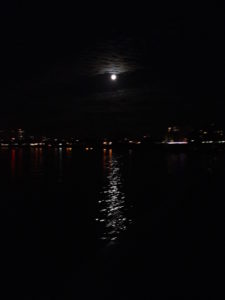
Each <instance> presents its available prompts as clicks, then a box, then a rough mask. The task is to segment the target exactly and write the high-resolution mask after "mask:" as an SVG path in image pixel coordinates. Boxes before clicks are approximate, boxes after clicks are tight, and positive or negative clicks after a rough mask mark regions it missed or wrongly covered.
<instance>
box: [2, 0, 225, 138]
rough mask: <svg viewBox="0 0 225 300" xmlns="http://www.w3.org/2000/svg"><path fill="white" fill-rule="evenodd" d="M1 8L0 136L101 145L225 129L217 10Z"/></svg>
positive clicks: (22, 4)
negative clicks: (105, 139) (13, 132)
mask: <svg viewBox="0 0 225 300" xmlns="http://www.w3.org/2000/svg"><path fill="white" fill-rule="evenodd" d="M6 2H7V3H4V4H1V6H2V7H1V31H2V34H1V45H2V46H1V48H2V50H3V51H2V54H1V72H2V78H3V79H2V88H1V99H2V101H1V110H0V126H1V127H3V128H4V127H17V126H20V127H21V126H22V127H24V128H26V129H29V130H30V131H32V130H33V131H36V132H45V131H46V132H54V133H56V132H58V133H59V134H60V133H63V134H64V133H68V134H70V133H71V134H78V135H84V136H88V135H100V136H101V135H108V134H109V135H121V134H122V135H123V134H142V133H145V132H152V131H155V132H157V131H160V130H162V129H164V128H165V127H166V126H167V125H168V124H181V125H188V126H200V125H201V123H202V124H203V123H204V124H206V123H207V122H212V121H213V122H215V121H216V122H218V123H221V124H224V123H225V122H224V121H223V119H224V116H223V114H224V111H225V104H224V83H223V82H224V58H223V56H224V45H223V41H224V23H223V15H222V11H223V10H222V7H215V6H213V7H212V4H211V6H207V5H206V4H204V5H202V6H200V5H199V6H198V5H196V4H195V5H193V6H191V5H190V4H188V3H182V4H180V5H177V4H176V5H175V4H174V5H173V4H171V3H167V4H165V3H163V2H160V1H154V2H157V4H150V5H149V6H148V7H147V6H146V7H144V6H142V5H141V3H140V4H139V3H138V2H136V3H135V5H133V6H132V5H131V4H130V5H128V4H127V5H126V6H122V5H121V4H118V3H116V2H111V3H110V2H108V1H107V2H106V3H105V6H104V7H103V6H101V5H99V6H97V5H96V4H92V5H90V4H89V3H88V2H86V3H83V6H81V5H78V4H74V5H71V4H70V5H68V4H66V3H64V1H62V2H61V3H60V4H59V5H57V4H52V5H50V4H47V5H46V3H44V2H43V4H42V3H41V2H36V4H35V3H33V2H34V1H29V2H21V1H20V2H16V1H14V2H13V1H6ZM30 2H32V3H30ZM152 2H153V1H152ZM167 2H170V1H167ZM180 2H183V1H180ZM111 73H116V74H117V75H118V80H117V81H116V82H112V81H111V80H110V74H111Z"/></svg>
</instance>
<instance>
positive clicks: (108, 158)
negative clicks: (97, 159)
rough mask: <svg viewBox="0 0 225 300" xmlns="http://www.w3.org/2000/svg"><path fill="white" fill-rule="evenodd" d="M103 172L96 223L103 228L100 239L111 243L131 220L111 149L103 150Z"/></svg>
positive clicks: (119, 173) (118, 167)
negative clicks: (126, 210) (103, 182)
mask: <svg viewBox="0 0 225 300" xmlns="http://www.w3.org/2000/svg"><path fill="white" fill-rule="evenodd" d="M103 172H104V177H105V184H104V185H103V187H102V190H101V193H100V200H99V201H98V203H99V217H98V218H96V221H97V222H99V223H102V224H103V226H104V230H103V231H102V236H101V239H102V240H105V241H111V242H112V241H115V240H116V239H117V238H118V237H119V235H120V233H121V232H123V231H125V230H126V229H127V225H128V223H129V222H131V220H128V218H127V216H126V212H125V201H126V195H125V192H124V190H123V183H122V176H121V169H120V164H119V161H118V158H117V156H116V155H114V154H113V153H112V150H111V149H110V150H108V151H107V150H104V154H103Z"/></svg>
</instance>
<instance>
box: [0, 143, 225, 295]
mask: <svg viewBox="0 0 225 300" xmlns="http://www.w3.org/2000/svg"><path fill="white" fill-rule="evenodd" d="M0 166H1V168H0V180H1V196H2V201H1V221H2V237H1V241H2V248H3V253H4V255H3V266H2V270H3V271H2V272H3V274H4V278H5V279H4V280H5V281H4V282H5V286H6V287H7V289H8V292H13V293H15V294H16V295H22V296H23V297H24V299H25V297H27V298H26V299H31V297H37V298H38V297H39V298H41V297H43V299H52V298H53V299H56V298H57V297H62V299H64V298H63V297H64V296H65V295H67V296H66V299H68V298H69V297H70V296H71V298H74V297H76V296H77V295H80V293H81V295H82V298H83V299H86V298H85V297H87V298H88V290H89V289H91V290H92V292H90V293H93V295H97V296H98V297H99V298H101V297H102V299H105V298H104V297H105V296H106V295H107V298H108V299H111V298H110V297H112V299H115V298H117V299H120V298H119V297H121V299H130V298H132V297H137V296H138V295H140V293H145V294H146V293H148V292H149V288H148V287H149V286H151V289H150V291H151V295H152V297H153V298H155V299H158V298H157V297H156V295H158V297H159V295H161V294H162V295H164V294H163V293H164V289H166V290H167V292H165V295H172V296H173V297H180V298H182V297H183V298H184V299H186V298H185V297H186V296H187V295H188V296H189V299H190V295H192V293H193V291H194V289H196V288H197V289H198V292H199V293H200V294H201V295H206V294H207V295H208V293H209V292H212V291H213V293H215V292H216V291H219V285H220V282H221V281H222V279H223V276H222V275H221V274H222V273H220V271H221V272H222V269H223V266H224V255H223V251H224V229H225V227H224V225H225V224H224V220H225V218H224V212H225V211H224V200H223V199H224V192H225V187H224V181H225V156H224V153H221V152H217V153H210V154H206V153H205V154H202V153H198V152H195V153H194V152H193V153H154V152H145V151H142V152H138V151H132V150H129V151H123V152H118V151H113V150H102V151H83V150H80V151H78V150H74V149H71V148H67V149H63V148H59V149H48V150H46V149H40V148H31V149H19V148H18V149H1V150H0ZM144 274H148V275H147V276H146V275H144ZM212 274H213V276H212ZM199 278H200V279H199ZM209 283H210V284H211V285H212V284H213V288H212V289H211V290H210V291H209V290H207V289H206V288H205V285H208V288H210V285H209ZM162 284H163V286H164V289H163V290H162V289H161V288H160V286H161V285H162ZM12 286H13V290H12ZM112 286H113V291H111V292H110V295H111V296H109V295H108V291H109V290H111V289H112ZM132 286H133V289H132V288H131V287H132ZM175 286H176V287H175ZM188 286H189V288H188V290H187V291H186V289H187V287H188ZM82 287H83V289H82ZM87 287H89V289H87ZM140 287H141V291H142V292H141V291H140ZM215 287H216V289H215ZM119 291H120V292H119ZM156 291H157V292H156ZM184 291H186V292H185V293H184ZM85 292H86V293H87V295H86V294H85ZM85 295H86V296H85ZM102 295H104V296H102ZM143 295H144V294H143ZM143 295H142V296H143ZM165 295H164V296H165ZM29 297H30V298H29ZM44 297H45V298H44ZM51 297H52V298H51ZM79 297H80V296H79ZM143 297H144V296H143ZM147 298H148V297H147ZM183 298H182V299H183ZM41 299H42V298H41ZM57 299H58V298H57ZM60 299H61V298H60Z"/></svg>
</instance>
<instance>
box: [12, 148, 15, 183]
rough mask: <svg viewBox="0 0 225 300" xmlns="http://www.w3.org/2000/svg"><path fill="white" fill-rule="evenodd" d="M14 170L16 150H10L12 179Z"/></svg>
mask: <svg viewBox="0 0 225 300" xmlns="http://www.w3.org/2000/svg"><path fill="white" fill-rule="evenodd" d="M15 169H16V150H15V149H12V150H11V175H12V178H14V177H15Z"/></svg>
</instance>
